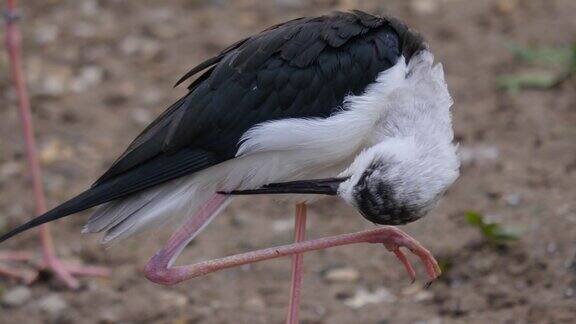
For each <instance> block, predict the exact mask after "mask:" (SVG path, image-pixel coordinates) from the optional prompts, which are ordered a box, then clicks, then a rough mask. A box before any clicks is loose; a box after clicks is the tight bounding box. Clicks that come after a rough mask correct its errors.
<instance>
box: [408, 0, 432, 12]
mask: <svg viewBox="0 0 576 324" xmlns="http://www.w3.org/2000/svg"><path fill="white" fill-rule="evenodd" d="M410 8H411V9H412V11H414V13H416V14H418V15H431V14H433V13H436V12H437V11H438V2H437V1H436V0H412V1H410Z"/></svg>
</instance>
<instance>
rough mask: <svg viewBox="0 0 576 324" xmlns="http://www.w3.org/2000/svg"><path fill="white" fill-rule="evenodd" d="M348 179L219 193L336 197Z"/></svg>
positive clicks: (323, 180)
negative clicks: (342, 184) (339, 187)
mask: <svg viewBox="0 0 576 324" xmlns="http://www.w3.org/2000/svg"><path fill="white" fill-rule="evenodd" d="M346 180H348V178H329V179H316V180H301V181H291V182H280V183H271V184H268V185H265V186H263V187H261V188H258V189H249V190H234V191H230V192H219V193H220V194H224V195H266V194H315V195H328V196H336V195H337V194H338V186H340V184H341V183H342V182H344V181H346Z"/></svg>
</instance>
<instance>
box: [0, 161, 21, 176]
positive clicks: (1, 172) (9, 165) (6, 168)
mask: <svg viewBox="0 0 576 324" xmlns="http://www.w3.org/2000/svg"><path fill="white" fill-rule="evenodd" d="M21 172H22V163H17V162H15V161H8V162H6V163H2V164H1V165H0V180H2V179H5V178H10V177H13V176H16V175H18V174H20V173H21Z"/></svg>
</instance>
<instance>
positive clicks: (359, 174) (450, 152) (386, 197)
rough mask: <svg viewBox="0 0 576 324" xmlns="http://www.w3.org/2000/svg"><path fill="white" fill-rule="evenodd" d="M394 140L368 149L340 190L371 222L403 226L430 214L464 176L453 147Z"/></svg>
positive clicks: (355, 164) (341, 195)
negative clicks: (459, 175) (449, 188)
mask: <svg viewBox="0 0 576 324" xmlns="http://www.w3.org/2000/svg"><path fill="white" fill-rule="evenodd" d="M426 146H427V144H426V143H418V142H415V141H414V140H413V139H391V140H389V141H387V142H383V143H380V144H378V145H376V146H374V147H372V148H371V149H369V150H367V151H365V152H363V153H362V154H361V155H360V156H359V157H358V158H357V159H356V161H355V163H354V164H353V165H352V166H351V167H350V169H349V170H347V171H346V172H345V173H344V174H346V173H348V174H349V177H347V178H346V181H344V182H342V183H341V184H340V185H339V186H338V189H337V194H338V195H339V196H340V197H342V198H343V199H344V200H345V201H346V202H348V203H349V204H351V205H353V206H355V207H356V208H358V210H359V211H360V213H361V214H362V215H363V216H364V217H365V218H366V219H368V220H369V221H371V222H374V223H377V224H385V225H401V224H406V223H410V222H413V221H415V220H417V219H419V218H421V217H422V216H424V215H426V214H427V213H428V212H429V211H430V210H431V209H432V208H433V207H434V206H435V205H436V203H437V202H438V200H439V199H440V198H441V197H442V195H443V194H444V192H446V190H447V189H448V187H449V186H450V185H451V184H452V183H453V182H454V181H455V180H456V179H457V178H458V174H459V172H458V168H459V162H458V158H457V155H456V152H455V149H454V147H453V146H445V147H440V146H428V147H426Z"/></svg>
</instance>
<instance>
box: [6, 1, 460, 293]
mask: <svg viewBox="0 0 576 324" xmlns="http://www.w3.org/2000/svg"><path fill="white" fill-rule="evenodd" d="M201 72H203V73H201ZM200 73H201V74H200ZM197 74H200V75H199V76H198V77H197V78H196V79H195V80H193V81H189V82H190V84H189V86H188V87H187V89H188V92H187V94H185V95H184V96H183V97H182V98H180V99H179V100H177V101H176V102H175V103H174V104H173V105H171V106H170V107H168V109H166V110H165V111H164V112H163V113H162V114H161V115H160V116H159V117H158V118H157V119H156V120H154V121H153V122H152V123H151V124H150V125H149V126H148V127H147V128H146V129H145V130H144V131H143V132H142V133H141V134H140V135H139V136H137V137H136V139H134V140H133V141H132V143H131V144H130V145H129V146H128V148H127V149H126V151H125V152H124V153H123V154H122V155H121V156H120V157H119V158H118V159H117V160H116V161H115V162H114V163H113V164H112V166H111V167H110V168H109V169H108V170H107V171H106V172H105V173H104V174H103V175H102V176H101V177H100V178H99V179H98V180H97V181H96V182H95V183H94V184H93V185H92V186H91V187H90V188H88V189H87V190H86V191H84V192H82V193H80V194H79V195H77V196H75V197H74V198H72V199H70V200H68V201H66V202H65V203H63V204H61V205H59V206H57V207H55V208H54V209H52V210H50V211H48V212H47V213H45V214H43V215H40V216H38V217H36V218H34V219H32V220H30V221H29V222H27V223H25V224H23V225H21V226H19V227H17V228H15V229H13V230H11V231H9V232H7V233H6V234H4V235H3V236H1V237H0V242H2V241H5V240H7V239H9V238H11V237H13V236H14V235H16V234H19V233H21V232H23V231H25V230H28V229H30V228H33V227H35V226H38V225H41V224H44V223H47V222H50V221H54V220H57V219H60V218H63V217H66V216H68V215H71V214H75V213H78V212H80V211H83V210H86V209H89V208H92V207H96V206H100V207H99V208H98V209H97V210H96V211H95V212H94V214H92V216H90V218H89V219H88V221H87V223H86V225H85V226H84V228H83V232H84V233H101V232H103V233H104V235H103V239H102V241H103V243H110V242H112V241H115V240H120V239H124V238H127V237H129V236H131V235H133V234H135V233H140V232H142V231H145V230H148V229H151V228H156V227H160V226H163V225H165V224H167V223H169V222H174V221H176V222H178V221H179V223H178V224H179V225H178V228H177V230H176V232H175V233H174V234H173V235H172V237H171V238H170V239H169V241H168V242H167V244H166V245H165V246H164V247H163V248H162V249H160V250H159V251H158V252H157V253H156V254H155V255H154V256H153V257H152V258H151V259H150V261H149V262H148V264H147V265H146V267H145V276H146V277H147V278H148V279H149V280H151V281H153V282H156V283H159V284H165V285H173V284H176V283H179V282H182V281H184V280H187V279H190V278H194V277H197V276H200V275H204V274H207V273H210V272H213V271H217V270H221V269H225V268H229V267H232V266H237V265H241V264H246V263H251V262H255V261H260V260H265V259H270V258H275V257H281V256H288V255H295V254H296V255H297V254H300V253H303V252H307V251H311V250H317V249H322V248H326V247H332V246H338V245H345V244H352V243H360V242H369V243H383V244H385V245H386V247H387V248H388V249H389V250H391V251H393V252H394V253H395V254H396V256H397V257H398V258H399V260H400V261H401V262H402V263H403V264H404V266H405V267H406V270H407V271H408V273H409V274H410V276H411V277H413V276H414V270H413V268H412V267H411V265H410V264H409V263H408V261H407V259H406V256H405V255H404V254H403V252H402V251H401V250H400V247H404V248H408V249H409V250H410V251H412V252H413V253H415V254H416V255H417V256H418V257H419V258H420V259H421V261H422V262H423V263H424V265H425V268H426V271H427V274H428V277H429V278H430V279H431V280H433V279H435V278H436V277H438V275H439V274H440V269H439V267H438V264H437V262H436V261H435V259H434V257H433V256H432V255H431V253H430V252H429V251H428V250H427V249H425V248H424V247H423V246H421V245H420V244H419V243H418V242H417V241H416V240H415V239H413V238H411V237H410V236H408V234H406V233H404V232H403V231H401V230H400V229H398V228H397V227H395V226H389V225H400V224H405V223H408V222H412V221H415V220H416V219H418V218H420V217H422V216H423V215H424V214H426V213H427V212H428V211H429V210H430V209H431V208H432V207H433V206H434V204H435V203H436V202H437V201H438V199H439V198H440V197H441V196H442V194H443V193H444V192H445V191H446V189H447V188H448V187H449V186H450V185H451V184H452V183H453V182H454V181H455V179H456V178H457V177H458V169H459V162H458V157H457V151H456V149H457V148H456V146H455V145H454V144H453V130H452V121H451V107H452V99H451V96H450V94H449V91H448V88H447V84H446V81H445V79H444V71H443V68H442V65H441V64H434V57H433V55H432V53H431V50H430V48H429V45H428V44H427V43H426V42H425V41H424V39H423V37H422V36H421V35H420V34H419V33H417V32H416V31H414V30H412V29H410V28H409V27H407V26H406V25H405V24H404V23H403V22H401V21H400V20H398V19H396V18H393V17H391V16H377V15H372V14H369V13H366V12H363V11H358V10H353V11H348V12H334V13H331V14H327V15H322V16H317V17H303V18H298V19H294V20H290V21H287V22H284V23H281V24H278V25H275V26H272V27H270V28H268V29H265V30H263V31H262V32H260V33H258V34H255V35H253V36H250V37H247V38H245V39H243V40H240V41H238V42H236V43H234V44H233V45H231V46H229V47H228V48H226V49H224V50H223V51H221V52H220V53H219V54H217V55H216V56H214V57H212V58H210V59H208V60H206V61H204V62H202V63H200V64H199V65H197V66H196V67H194V68H192V69H191V70H189V71H188V72H187V73H186V74H185V75H184V76H183V77H182V78H181V79H180V80H178V82H177V83H176V85H179V84H181V83H183V82H186V81H188V80H190V79H191V78H192V77H193V76H195V75H197ZM314 179H317V180H314ZM280 191H282V192H280ZM265 193H285V195H282V196H283V197H284V199H287V200H289V201H292V202H295V203H297V204H299V205H300V206H303V208H305V206H306V204H308V203H311V202H313V201H315V200H316V199H317V198H318V196H319V194H320V195H322V194H323V195H338V196H340V197H341V198H343V199H344V200H345V201H346V202H349V203H350V204H352V205H354V206H356V207H358V209H359V211H360V212H361V214H362V215H363V216H364V217H365V218H367V219H368V220H370V221H371V222H373V223H376V224H383V225H385V226H381V227H378V228H375V229H369V230H366V231H363V232H358V233H351V234H342V235H337V236H333V237H327V238H320V239H315V240H309V241H304V242H295V243H293V244H289V245H285V246H280V247H272V248H268V249H263V250H257V251H252V252H247V253H244V254H240V255H234V256H229V257H224V258H221V259H216V260H209V261H204V262H200V263H196V264H193V265H189V266H174V265H173V263H174V261H175V260H176V258H177V257H178V255H179V254H180V252H181V251H182V250H183V249H184V248H185V247H186V245H187V244H188V243H189V242H190V241H191V240H192V239H194V237H195V236H196V235H197V234H198V233H199V232H201V231H202V229H203V228H205V226H207V225H208V223H210V221H211V220H212V219H214V217H215V216H216V215H217V214H219V213H220V212H221V211H222V210H223V209H224V208H225V207H226V206H227V205H228V204H229V203H230V202H231V201H232V200H233V198H234V197H235V196H236V195H238V194H265ZM302 212H305V209H303V210H302V209H301V210H300V213H302Z"/></svg>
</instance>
